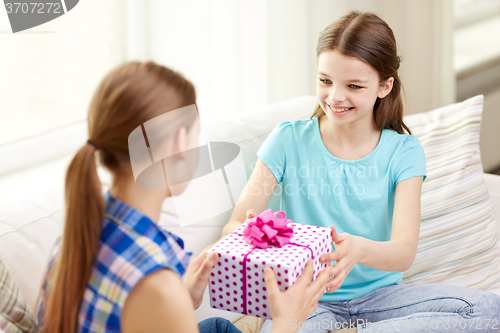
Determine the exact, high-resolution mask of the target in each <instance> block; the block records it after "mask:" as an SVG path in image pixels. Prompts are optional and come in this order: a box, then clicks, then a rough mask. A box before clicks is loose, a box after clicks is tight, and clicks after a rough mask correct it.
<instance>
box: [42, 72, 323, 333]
mask: <svg viewBox="0 0 500 333" xmlns="http://www.w3.org/2000/svg"><path fill="white" fill-rule="evenodd" d="M195 103H196V96H195V90H194V87H193V85H192V84H191V82H189V81H188V80H186V79H185V78H184V77H183V76H182V75H180V74H178V73H176V72H174V71H172V70H170V69H168V68H166V67H163V66H160V65H157V64H155V63H153V62H147V63H141V62H129V63H126V64H123V65H121V66H119V67H118V68H116V69H114V70H113V71H111V72H110V73H109V74H108V75H106V76H105V78H104V79H103V80H102V82H101V83H100V85H99V87H98V88H97V90H96V92H95V94H94V96H93V98H92V101H91V104H90V108H89V113H88V130H89V140H88V141H87V143H86V144H85V145H84V146H83V147H82V148H81V149H80V150H79V151H78V152H77V153H76V155H75V157H74V158H73V160H72V161H71V163H70V165H69V167H68V170H67V174H66V185H65V186H66V188H65V203H66V210H65V225H64V231H63V235H62V237H61V238H60V239H59V240H58V241H57V243H56V246H55V247H54V250H53V252H52V256H51V260H50V262H49V268H48V270H47V275H46V279H45V282H44V285H43V289H42V293H41V296H40V306H39V311H38V318H39V327H40V332H43V333H70V332H124V333H136V332H198V330H200V331H202V332H228V333H230V332H240V331H239V330H238V329H237V328H236V327H235V326H234V325H232V324H231V323H230V322H228V321H227V320H225V319H222V318H210V319H207V320H205V321H203V322H201V323H199V325H197V324H196V320H195V315H194V310H195V309H196V308H197V307H199V306H200V304H201V301H202V297H203V293H204V290H205V288H206V285H207V283H208V277H209V274H210V270H211V268H212V267H213V266H214V265H215V263H216V262H217V259H218V256H217V255H216V254H212V256H210V257H206V255H205V252H206V251H202V252H201V254H200V255H199V256H198V257H196V258H194V259H193V260H191V261H190V253H186V252H184V244H183V242H182V240H181V239H180V238H179V237H177V236H175V235H174V234H172V233H170V232H168V231H167V230H165V229H162V228H161V227H160V226H159V225H158V224H157V221H158V219H159V216H160V211H161V204H162V202H163V200H164V199H165V197H168V196H170V195H172V193H171V191H170V189H169V186H168V183H167V180H165V189H147V188H143V187H139V186H138V185H137V184H136V183H135V180H134V174H133V170H132V167H131V166H132V165H131V158H132V154H131V153H130V152H129V141H128V139H129V135H130V134H131V133H132V132H133V131H134V130H135V129H137V128H142V130H144V126H143V124H144V123H145V122H147V121H148V120H150V119H153V118H155V117H157V116H159V115H163V114H166V113H168V112H173V111H174V112H177V114H176V118H175V119H176V120H175V121H170V122H168V123H167V124H164V126H163V127H162V128H161V132H162V135H163V136H164V138H165V140H163V141H162V149H165V151H166V152H168V154H169V155H168V156H171V158H169V163H170V166H171V167H173V168H177V169H178V170H183V172H184V176H185V173H186V172H187V173H189V172H191V175H192V172H194V168H193V163H192V161H191V162H189V161H187V160H188V159H187V158H186V155H185V154H184V152H186V151H187V150H190V149H193V148H195V147H196V146H197V143H198V134H199V131H200V128H199V120H198V119H199V118H198V117H193V116H192V113H191V114H190V112H188V111H185V112H184V111H183V110H188V109H190V110H196V108H195ZM187 106H191V108H185V107H187ZM179 110H182V112H181V113H179ZM196 112H197V111H196ZM196 112H195V114H196V115H197V113H196ZM146 139H147V138H146ZM148 158H149V156H148ZM97 159H98V162H99V163H100V164H101V165H102V166H103V167H105V168H106V169H107V170H108V171H109V172H110V174H111V176H112V183H111V186H110V189H109V192H107V193H105V194H104V195H103V194H102V187H101V183H100V181H99V177H98V175H97V170H96V162H97ZM196 161H197V160H196ZM189 163H191V164H189ZM186 170H187V171H186ZM176 194H177V193H176ZM207 249H208V248H207ZM308 267H309V269H306V272H305V273H304V275H303V278H302V280H301V283H296V284H295V285H294V286H293V287H292V288H290V289H288V291H287V292H285V293H280V292H279V289H278V287H277V284H276V282H275V280H273V279H272V277H269V275H267V277H266V284H267V286H268V289H269V297H270V307H271V310H272V311H274V316H273V318H275V319H276V321H277V326H276V331H280V332H286V331H288V330H289V324H288V323H287V320H289V319H290V318H303V319H305V318H307V316H308V315H309V314H311V313H312V312H313V311H314V309H315V307H316V304H317V301H318V300H319V297H320V295H321V294H322V293H321V291H324V290H325V289H326V281H327V278H328V277H329V276H331V272H330V271H327V270H325V273H324V274H321V275H320V277H319V278H318V279H316V280H315V281H314V282H312V283H311V277H312V265H311V264H309V265H308ZM183 275H184V280H183V281H181V277H182V276H183ZM296 299H298V300H299V301H300V302H299V304H294V303H293V302H291V301H290V300H296ZM276 309H277V310H276Z"/></svg>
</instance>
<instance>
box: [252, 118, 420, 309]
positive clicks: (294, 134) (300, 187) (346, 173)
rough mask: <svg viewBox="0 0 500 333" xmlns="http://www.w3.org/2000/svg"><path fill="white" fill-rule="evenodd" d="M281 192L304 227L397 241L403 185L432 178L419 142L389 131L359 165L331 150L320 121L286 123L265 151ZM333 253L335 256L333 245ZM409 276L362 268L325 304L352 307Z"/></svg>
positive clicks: (263, 156) (287, 208) (283, 206)
mask: <svg viewBox="0 0 500 333" xmlns="http://www.w3.org/2000/svg"><path fill="white" fill-rule="evenodd" d="M257 155H258V156H259V157H260V159H261V160H262V161H263V162H264V163H265V164H266V165H267V167H268V168H269V169H270V170H271V171H272V173H273V174H274V176H275V177H276V180H277V181H278V183H282V186H281V210H283V211H284V212H285V213H286V214H287V218H290V219H292V221H294V222H296V223H302V224H310V225H316V226H321V227H328V226H330V225H334V226H335V228H336V230H337V232H338V233H343V232H347V233H349V234H351V235H357V236H361V237H365V238H368V239H371V240H374V241H389V240H390V238H391V229H392V215H393V211H394V194H395V190H396V184H397V183H399V182H400V181H402V180H405V179H408V178H411V177H416V176H424V180H425V177H426V169H425V155H424V150H423V149H422V146H421V145H420V142H419V141H418V138H417V137H415V136H412V135H406V134H398V133H397V132H395V131H393V130H388V129H384V130H382V133H381V136H380V139H379V143H378V145H377V147H376V148H375V149H374V150H373V151H372V152H371V153H370V154H369V155H367V156H365V157H363V158H362V159H359V160H356V161H347V160H342V159H339V158H336V157H335V156H333V155H332V154H331V153H330V152H329V151H328V150H327V149H326V147H325V145H324V143H323V140H322V139H321V134H320V131H319V124H318V118H313V119H309V120H296V121H285V122H282V123H281V124H279V125H278V126H277V127H276V128H275V129H274V130H273V131H272V132H271V134H269V137H268V138H267V139H266V141H265V142H264V143H263V144H262V146H261V148H260V149H259V151H258V152H257ZM332 249H334V247H333V244H332ZM402 277H403V273H402V272H385V271H380V270H376V269H373V268H370V267H367V266H364V265H361V264H356V265H355V266H354V268H353V270H352V271H351V272H350V273H349V275H348V276H347V277H346V279H345V280H344V282H343V284H342V286H341V287H340V288H339V289H338V290H337V291H335V292H334V293H331V294H325V295H323V297H321V299H320V301H343V300H351V299H354V298H357V297H361V296H363V295H366V294H368V293H370V292H372V291H375V290H377V289H379V288H382V287H385V286H389V285H393V284H399V283H400V282H401V279H402Z"/></svg>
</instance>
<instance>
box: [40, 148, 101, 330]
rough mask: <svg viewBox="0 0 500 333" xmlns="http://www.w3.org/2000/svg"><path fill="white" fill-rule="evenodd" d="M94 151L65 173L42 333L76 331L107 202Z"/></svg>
mask: <svg viewBox="0 0 500 333" xmlns="http://www.w3.org/2000/svg"><path fill="white" fill-rule="evenodd" d="M95 151H96V150H95V147H93V146H92V145H89V144H86V145H85V146H83V147H82V148H81V149H80V150H79V151H78V153H77V154H76V155H75V157H74V158H73V160H72V161H71V163H70V165H69V167H68V170H67V172H66V188H65V191H66V192H65V201H66V214H65V225H64V232H63V236H62V249H61V252H60V255H59V258H58V260H57V261H56V262H55V264H54V265H55V267H54V269H55V270H56V271H55V276H54V280H53V281H52V283H51V284H50V286H51V288H50V293H49V294H48V298H47V302H46V310H45V313H44V318H50V320H45V322H46V323H45V324H46V325H43V326H44V329H43V331H42V332H43V333H45V332H47V333H70V332H75V331H76V324H77V321H78V312H79V310H80V304H81V303H82V299H83V293H84V291H85V288H86V287H87V282H88V281H89V278H90V274H91V272H92V267H93V264H94V260H95V256H96V252H97V249H98V246H99V237H100V234H101V226H102V219H103V214H104V199H103V196H102V189H101V183H100V181H99V177H98V175H97V169H96V168H97V167H96V159H95V154H94V153H95Z"/></svg>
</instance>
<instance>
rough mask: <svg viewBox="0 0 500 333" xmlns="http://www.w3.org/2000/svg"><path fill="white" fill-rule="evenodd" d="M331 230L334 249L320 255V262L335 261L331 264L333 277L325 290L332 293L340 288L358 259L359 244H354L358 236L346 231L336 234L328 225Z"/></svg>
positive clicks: (332, 227) (333, 228)
mask: <svg viewBox="0 0 500 333" xmlns="http://www.w3.org/2000/svg"><path fill="white" fill-rule="evenodd" d="M329 228H330V229H331V232H332V240H333V244H334V245H335V250H334V251H333V252H331V253H325V254H323V255H322V256H321V258H320V261H321V262H332V261H335V265H334V266H333V275H334V276H335V278H334V279H332V280H331V281H329V282H328V284H327V287H328V288H327V289H328V290H327V292H328V293H333V292H335V291H336V290H337V289H339V288H340V286H341V285H342V283H343V282H344V280H345V278H346V277H347V275H348V274H349V273H350V272H351V271H352V269H353V268H354V266H355V265H356V263H357V262H358V261H359V256H360V254H359V251H358V250H359V248H360V247H359V246H356V245H355V244H356V242H357V239H358V237H357V236H354V235H351V234H348V233H346V232H344V233H341V234H337V230H335V227H334V226H333V225H331V226H330V227H329Z"/></svg>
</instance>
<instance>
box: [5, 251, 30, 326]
mask: <svg viewBox="0 0 500 333" xmlns="http://www.w3.org/2000/svg"><path fill="white" fill-rule="evenodd" d="M1 331H4V332H5V333H21V332H37V327H36V321H35V316H34V315H33V313H32V312H31V310H30V308H29V307H28V304H27V303H26V301H25V300H24V298H23V297H22V296H21V294H20V293H19V289H18V288H17V285H16V283H15V282H14V280H13V279H12V277H11V276H10V274H9V272H8V271H7V268H6V267H5V264H4V263H3V261H2V260H0V332H1Z"/></svg>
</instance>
